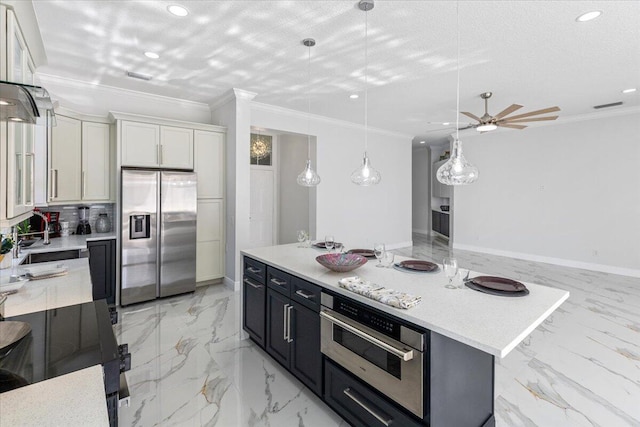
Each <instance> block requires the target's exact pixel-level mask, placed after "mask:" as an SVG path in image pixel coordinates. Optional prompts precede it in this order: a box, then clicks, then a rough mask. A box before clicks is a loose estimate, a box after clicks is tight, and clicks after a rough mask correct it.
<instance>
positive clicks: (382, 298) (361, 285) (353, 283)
mask: <svg viewBox="0 0 640 427" xmlns="http://www.w3.org/2000/svg"><path fill="white" fill-rule="evenodd" d="M338 284H339V285H340V287H341V288H344V289H347V290H349V291H351V292H354V293H356V294H359V295H362V296H365V297H367V298H371V299H372V300H376V301H378V302H381V303H383V304H386V305H389V306H391V307H396V308H402V309H405V310H406V309H408V308H411V307H415V306H416V305H418V304H419V303H420V302H421V301H422V297H421V296H416V295H411V294H407V293H404V292H399V291H394V290H393V289H387V288H385V287H384V286H379V285H376V284H375V283H371V282H369V281H365V280H362V279H361V278H360V277H358V276H353V277H345V278H344V279H340V280H339V281H338Z"/></svg>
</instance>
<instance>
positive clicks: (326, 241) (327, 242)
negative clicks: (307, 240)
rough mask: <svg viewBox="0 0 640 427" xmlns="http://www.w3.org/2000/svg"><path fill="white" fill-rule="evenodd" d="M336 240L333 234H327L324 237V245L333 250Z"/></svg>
mask: <svg viewBox="0 0 640 427" xmlns="http://www.w3.org/2000/svg"><path fill="white" fill-rule="evenodd" d="M335 243H336V241H335V240H334V239H333V236H325V237H324V247H325V248H326V249H327V250H328V251H329V252H331V251H332V250H333V247H334V245H335Z"/></svg>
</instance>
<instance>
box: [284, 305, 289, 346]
mask: <svg viewBox="0 0 640 427" xmlns="http://www.w3.org/2000/svg"><path fill="white" fill-rule="evenodd" d="M287 307H289V304H285V305H283V306H282V335H283V337H282V339H283V340H285V341H286V342H289V328H288V324H289V322H288V319H287V314H288V312H287Z"/></svg>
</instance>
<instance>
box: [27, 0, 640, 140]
mask: <svg viewBox="0 0 640 427" xmlns="http://www.w3.org/2000/svg"><path fill="white" fill-rule="evenodd" d="M33 3H34V8H35V11H36V14H37V17H38V22H39V25H40V30H41V33H42V37H43V40H44V45H45V49H46V51H47V56H48V59H49V64H48V65H47V66H44V67H41V69H40V70H39V71H41V72H43V73H46V74H51V75H58V76H62V77H68V78H75V79H79V80H83V81H89V82H97V83H102V84H105V85H110V86H116V87H122V88H127V89H132V90H138V91H142V92H149V93H154V94H159V95H165V96H170V97H177V98H182V99H189V100H193V101H201V102H206V103H210V102H212V101H215V99H216V98H217V97H219V96H220V95H221V94H223V93H224V92H225V91H227V90H228V89H229V88H232V87H236V88H241V89H245V90H249V91H252V92H256V93H258V96H257V97H256V98H255V100H256V101H258V102H264V103H267V104H273V105H278V106H283V107H287V108H293V109H297V110H302V111H306V109H307V94H306V93H307V48H306V47H304V46H302V45H301V40H302V39H303V38H306V37H313V38H315V39H316V41H317V45H316V47H314V48H312V80H313V89H312V112H313V113H315V114H320V115H325V116H329V117H335V118H339V119H344V120H349V121H353V122H359V123H362V122H363V118H364V100H363V98H364V97H363V96H361V97H360V98H359V99H357V100H351V99H350V98H349V94H351V93H355V92H357V93H360V94H362V90H363V88H364V78H363V71H364V18H365V16H364V12H362V11H360V10H359V9H357V7H356V5H357V1H356V0H353V1H351V0H340V1H175V2H174V1H136V0H128V1H92V0H83V1H68V0H66V1H58V0H56V1H54V0H34V2H33ZM375 3H376V4H375V8H374V9H373V10H372V11H371V12H369V84H370V88H369V124H370V125H371V126H375V127H379V128H384V129H388V130H394V131H398V132H402V133H406V134H410V135H418V136H424V137H426V138H429V139H430V140H433V139H437V138H441V137H442V136H443V135H445V134H446V133H447V132H446V131H443V130H442V125H440V124H430V122H435V123H440V122H454V121H455V101H456V100H455V82H456V72H455V71H456V2H454V1H381V0H378V1H376V2H375ZM170 4H181V5H183V6H185V7H186V8H187V9H189V11H190V14H189V15H188V16H186V17H184V18H179V17H175V16H173V15H171V14H169V13H168V12H167V10H166V8H167V6H168V5H170ZM594 9H599V10H602V11H603V14H602V16H601V17H600V18H598V19H596V20H594V21H590V22H586V23H578V22H576V21H575V18H576V17H577V16H578V15H580V14H581V13H583V12H585V11H589V10H594ZM459 10H460V18H459V19H460V39H461V101H460V102H461V105H460V106H461V110H462V111H471V112H473V113H476V114H478V115H480V114H479V113H482V111H483V101H482V100H481V99H480V98H479V97H478V95H479V94H480V93H481V92H485V91H493V92H494V96H493V97H492V99H491V101H490V112H491V113H494V114H495V113H497V112H498V111H500V110H502V109H504V108H506V107H507V106H508V105H510V104H512V103H519V104H521V105H524V107H525V108H523V109H522V112H527V111H530V110H534V109H539V108H544V107H549V106H553V105H558V106H560V107H561V109H562V111H561V113H560V115H561V119H562V117H570V116H573V115H577V114H584V113H589V112H593V111H594V110H593V108H592V107H593V106H594V105H597V104H603V103H609V102H615V101H624V102H625V105H624V106H631V105H639V104H640V95H639V93H638V92H636V93H635V94H629V95H623V94H621V90H622V89H625V88H628V87H638V88H639V89H640V1H613V0H611V1H541V0H540V1H513V0H511V1H461V2H460V4H459ZM145 51H153V52H157V53H158V54H160V55H161V57H160V59H156V60H153V59H149V58H147V57H145V56H144V55H143V53H144V52H145ZM126 70H129V71H134V72H138V73H143V74H149V75H152V76H153V79H152V80H151V81H149V82H144V81H139V80H133V79H131V78H128V77H125V71H126ZM624 106H623V108H624ZM561 119H560V120H561ZM460 120H461V122H464V123H466V122H468V119H466V118H465V117H464V116H461V119H460ZM525 131H526V130H525ZM449 132H450V131H449ZM512 132H521V131H516V130H513V131H512ZM522 132H524V131H522Z"/></svg>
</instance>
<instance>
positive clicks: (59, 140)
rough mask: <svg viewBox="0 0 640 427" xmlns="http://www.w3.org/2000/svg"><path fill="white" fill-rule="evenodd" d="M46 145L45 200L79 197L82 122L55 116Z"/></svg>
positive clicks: (72, 199) (76, 198)
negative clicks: (47, 144) (46, 190)
mask: <svg viewBox="0 0 640 427" xmlns="http://www.w3.org/2000/svg"><path fill="white" fill-rule="evenodd" d="M56 122H57V124H56V126H54V127H53V128H52V129H51V141H50V144H49V156H50V157H49V159H50V163H49V164H50V169H49V201H50V202H74V201H78V200H81V198H82V182H81V177H82V163H81V162H82V122H81V121H80V120H77V119H74V118H71V117H65V116H61V115H57V116H56Z"/></svg>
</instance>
